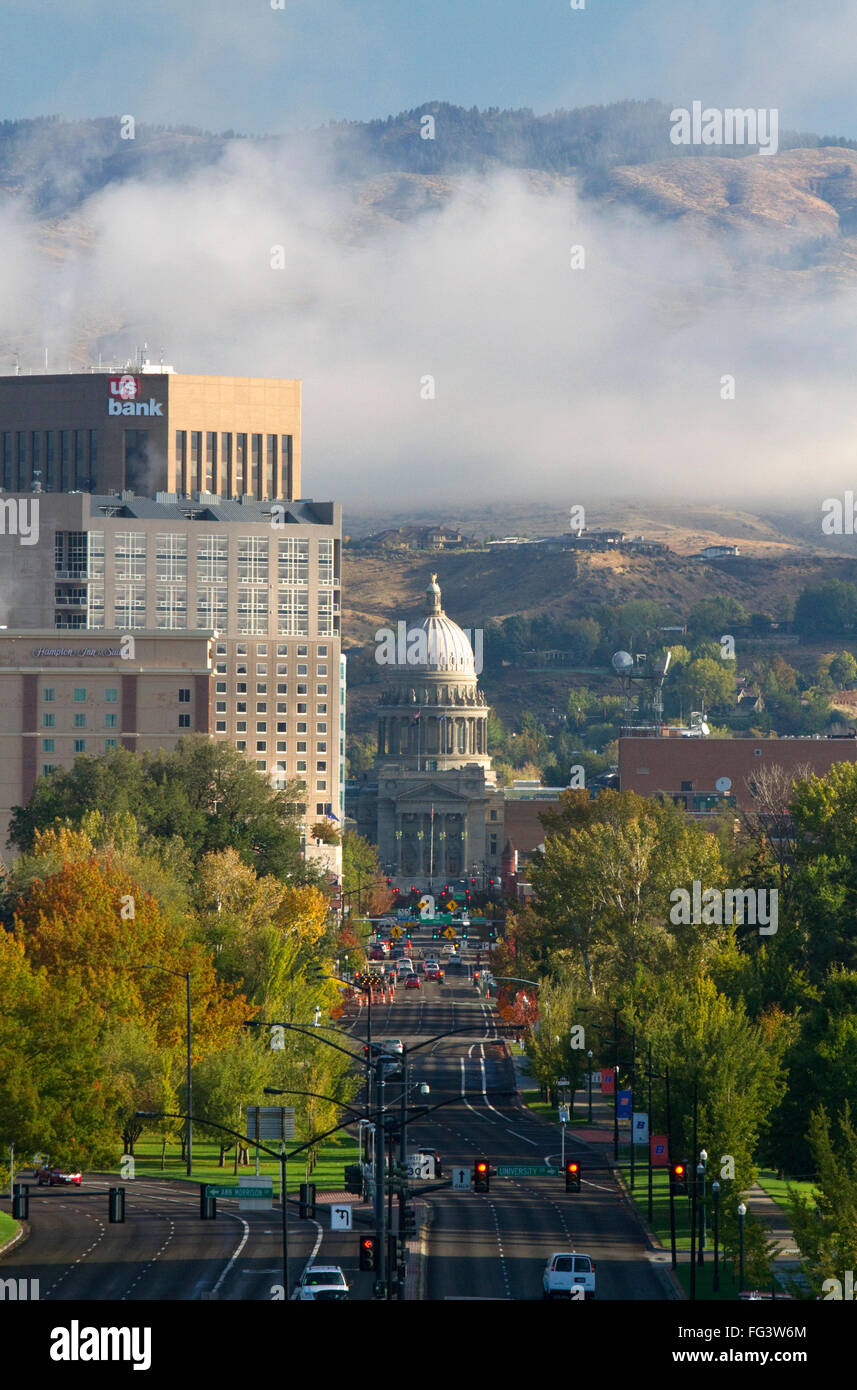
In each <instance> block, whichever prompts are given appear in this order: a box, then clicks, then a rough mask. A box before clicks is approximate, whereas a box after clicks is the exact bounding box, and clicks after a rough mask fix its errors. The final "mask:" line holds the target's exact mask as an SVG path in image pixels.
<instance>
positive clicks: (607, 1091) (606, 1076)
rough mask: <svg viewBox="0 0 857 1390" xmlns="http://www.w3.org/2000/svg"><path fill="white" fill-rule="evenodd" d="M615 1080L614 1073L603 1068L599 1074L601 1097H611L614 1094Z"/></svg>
mask: <svg viewBox="0 0 857 1390" xmlns="http://www.w3.org/2000/svg"><path fill="white" fill-rule="evenodd" d="M615 1080H616V1073H615V1072H613V1071H609V1070H607V1068H605V1069H604V1071H603V1072H602V1073H601V1094H602V1096H612V1095H613V1094H614V1092H615V1089H616V1087H615V1085H614V1082H615Z"/></svg>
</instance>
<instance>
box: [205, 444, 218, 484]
mask: <svg viewBox="0 0 857 1390" xmlns="http://www.w3.org/2000/svg"><path fill="white" fill-rule="evenodd" d="M204 483H205V486H204V491H205V492H216V491H217V435H216V434H215V432H214V430H206V432H205V480H204Z"/></svg>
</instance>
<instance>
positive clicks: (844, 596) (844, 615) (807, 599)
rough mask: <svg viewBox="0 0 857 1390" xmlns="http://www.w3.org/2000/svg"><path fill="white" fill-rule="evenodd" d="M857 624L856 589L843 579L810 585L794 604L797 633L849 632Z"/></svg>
mask: <svg viewBox="0 0 857 1390" xmlns="http://www.w3.org/2000/svg"><path fill="white" fill-rule="evenodd" d="M855 623H857V587H855V586H854V585H853V584H852V583H851V582H850V581H849V580H847V579H828V580H825V581H824V582H823V583H821V584H810V585H807V587H806V588H805V589H804V590H803V592H802V593H801V594H800V596H799V597H798V600H797V603H796V604H795V613H794V624H795V627H796V629H797V631H798V632H801V633H806V634H812V633H819V632H824V633H828V632H829V633H837V634H838V633H842V632H849V631H851V629H853V627H854V624H855Z"/></svg>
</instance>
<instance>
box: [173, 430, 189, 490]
mask: <svg viewBox="0 0 857 1390" xmlns="http://www.w3.org/2000/svg"><path fill="white" fill-rule="evenodd" d="M175 475H176V482H175V488H176V492H177V493H178V494H179V496H180V497H181V496H187V493H188V477H187V431H186V430H176V452H175Z"/></svg>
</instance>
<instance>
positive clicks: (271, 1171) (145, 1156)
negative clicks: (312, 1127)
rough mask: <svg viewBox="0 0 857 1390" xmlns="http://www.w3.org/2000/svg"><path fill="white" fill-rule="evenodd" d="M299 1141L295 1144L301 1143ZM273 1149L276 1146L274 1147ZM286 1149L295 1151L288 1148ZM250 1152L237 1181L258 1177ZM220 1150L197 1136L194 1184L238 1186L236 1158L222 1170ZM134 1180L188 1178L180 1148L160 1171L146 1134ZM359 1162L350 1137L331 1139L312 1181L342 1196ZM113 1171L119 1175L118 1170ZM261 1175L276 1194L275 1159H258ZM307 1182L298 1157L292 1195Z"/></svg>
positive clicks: (291, 1175)
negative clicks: (348, 1173) (349, 1170)
mask: <svg viewBox="0 0 857 1390" xmlns="http://www.w3.org/2000/svg"><path fill="white" fill-rule="evenodd" d="M298 1142H299V1141H297V1140H296V1141H295V1143H298ZM272 1147H273V1146H272ZM287 1147H293V1146H292V1145H287ZM249 1148H250V1162H249V1164H248V1165H247V1166H246V1167H240V1166H239V1168H238V1177H241V1178H246V1177H253V1176H255V1173H256V1159H255V1156H254V1154H253V1146H252V1144H251V1145H250V1146H249ZM219 1155H220V1146H219V1145H218V1144H215V1143H212V1142H211V1141H210V1140H206V1139H197V1138H196V1136H194V1142H193V1181H194V1182H221V1183H232V1182H237V1178H236V1177H235V1155H234V1152H230V1153H227V1154H226V1155H225V1157H224V1162H223V1167H222V1168H221V1167H220V1165H219V1162H218V1159H219ZM134 1160H135V1168H134V1172H135V1176H136V1177H144V1176H145V1177H159V1178H184V1177H186V1176H187V1173H186V1171H185V1162H184V1160H183V1158H182V1156H181V1149H180V1147H179V1145H177V1144H174V1145H169V1144H168V1145H167V1153H166V1159H165V1167H164V1168H162V1167H161V1141H160V1139H159V1138H157V1137H156V1136H153V1135H149V1134H146V1132H145V1130H144V1132H143V1134H142V1135H141V1136H140V1138H139V1139H138V1140H137V1143H136V1144H135V1145H134ZM356 1162H357V1141H356V1140H355V1139H352V1138H351V1136H350V1135H348V1134H343V1135H340V1136H331V1138H330V1139H328V1140H326V1141H325V1143H324V1144H323V1145H322V1147H321V1157H320V1158H319V1160H318V1162H317V1163H316V1165H315V1168H314V1169H313V1171H312V1173H310V1175H309V1181H310V1182H314V1183H315V1185H316V1187H317V1188H318V1190H319V1191H320V1192H322V1191H331V1190H332V1191H337V1192H341V1191H342V1189H343V1187H344V1185H345V1182H344V1179H345V1165H346V1164H347V1163H356ZM112 1171H114V1172H118V1171H119V1169H118V1166H117V1167H116V1168H115V1169H113V1170H112ZM259 1174H260V1176H262V1177H268V1178H274V1180H275V1181H274V1190H275V1191H276V1190H277V1187H278V1185H279V1179H280V1165H279V1162H278V1161H277V1160H276V1159H273V1158H268V1157H266V1155H265V1154H260V1156H259ZM306 1181H307V1173H306V1161H305V1157H304V1155H303V1154H301V1155H299V1156H298V1157H297V1158H296V1159H295V1160H294V1161H293V1162H292V1163H290V1164H289V1167H288V1186H289V1191H290V1192H296V1191H297V1189H298V1187H299V1186H300V1184H301V1183H302V1182H306Z"/></svg>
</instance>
